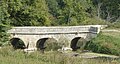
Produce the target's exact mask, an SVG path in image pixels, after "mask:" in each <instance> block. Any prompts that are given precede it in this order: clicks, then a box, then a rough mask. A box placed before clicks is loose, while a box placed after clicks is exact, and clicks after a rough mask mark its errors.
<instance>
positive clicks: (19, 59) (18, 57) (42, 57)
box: [0, 46, 120, 64]
mask: <svg viewBox="0 0 120 64" xmlns="http://www.w3.org/2000/svg"><path fill="white" fill-rule="evenodd" d="M119 63H120V60H109V59H82V58H79V57H73V56H67V55H65V54H62V53H59V52H57V51H51V52H48V51H47V52H45V54H42V53H40V52H38V51H36V52H33V53H30V54H27V53H23V51H21V50H14V49H12V48H11V47H10V46H7V47H3V48H2V49H0V64H119Z"/></svg>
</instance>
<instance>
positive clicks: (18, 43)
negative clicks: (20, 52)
mask: <svg viewBox="0 0 120 64" xmlns="http://www.w3.org/2000/svg"><path fill="white" fill-rule="evenodd" d="M10 44H11V45H12V46H13V48H14V49H25V48H26V46H25V43H24V41H23V40H22V39H20V38H11V39H10Z"/></svg>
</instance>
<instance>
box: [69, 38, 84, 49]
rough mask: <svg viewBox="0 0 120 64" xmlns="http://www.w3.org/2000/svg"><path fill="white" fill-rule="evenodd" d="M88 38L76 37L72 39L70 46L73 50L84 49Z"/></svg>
mask: <svg viewBox="0 0 120 64" xmlns="http://www.w3.org/2000/svg"><path fill="white" fill-rule="evenodd" d="M85 43H86V40H85V39H84V38H82V37H75V38H73V39H72V40H71V44H70V47H71V48H72V49H73V51H76V50H77V49H83V48H84V46H85Z"/></svg>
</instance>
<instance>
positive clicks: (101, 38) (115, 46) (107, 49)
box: [85, 32, 120, 56]
mask: <svg viewBox="0 0 120 64" xmlns="http://www.w3.org/2000/svg"><path fill="white" fill-rule="evenodd" d="M85 48H86V49H88V50H91V51H93V52H97V53H105V54H113V55H118V56H120V33H116V32H104V33H100V34H99V35H98V36H97V37H96V38H94V39H92V40H91V41H89V42H88V43H87V45H86V47H85Z"/></svg>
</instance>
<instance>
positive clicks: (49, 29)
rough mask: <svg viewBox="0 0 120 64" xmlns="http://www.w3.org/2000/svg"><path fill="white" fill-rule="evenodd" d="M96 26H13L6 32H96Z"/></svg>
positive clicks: (97, 28)
mask: <svg viewBox="0 0 120 64" xmlns="http://www.w3.org/2000/svg"><path fill="white" fill-rule="evenodd" d="M99 29H100V28H99V27H98V26H62V27H59V26H58V27H13V28H12V29H11V30H9V31H8V33H16V34H17V33H21V34H45V33H82V32H86V33H87V32H91V33H98V32H99Z"/></svg>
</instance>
